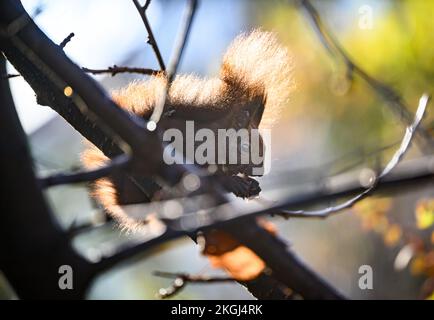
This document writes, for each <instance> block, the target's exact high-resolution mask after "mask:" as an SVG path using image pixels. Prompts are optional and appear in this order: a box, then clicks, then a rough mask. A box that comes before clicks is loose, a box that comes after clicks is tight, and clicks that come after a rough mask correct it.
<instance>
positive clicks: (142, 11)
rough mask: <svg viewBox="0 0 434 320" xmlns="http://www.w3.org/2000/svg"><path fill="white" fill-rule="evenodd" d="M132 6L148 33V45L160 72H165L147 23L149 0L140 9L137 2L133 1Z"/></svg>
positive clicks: (161, 58) (149, 25)
mask: <svg viewBox="0 0 434 320" xmlns="http://www.w3.org/2000/svg"><path fill="white" fill-rule="evenodd" d="M133 2H134V5H135V6H136V9H137V11H138V12H139V14H140V17H141V18H142V21H143V23H144V25H145V28H146V31H147V32H148V43H149V44H150V45H151V47H152V49H153V50H154V53H155V56H156V57H157V60H158V64H159V65H160V69H161V71H165V70H166V66H165V65H164V61H163V57H162V56H161V52H160V49H159V48H158V45H157V41H156V40H155V37H154V33H153V32H152V28H151V24H150V23H149V20H148V17H147V16H146V9H148V6H149V5H150V4H151V1H150V0H147V1H146V3H145V5H144V6H143V7H142V6H141V5H140V3H139V1H138V0H133Z"/></svg>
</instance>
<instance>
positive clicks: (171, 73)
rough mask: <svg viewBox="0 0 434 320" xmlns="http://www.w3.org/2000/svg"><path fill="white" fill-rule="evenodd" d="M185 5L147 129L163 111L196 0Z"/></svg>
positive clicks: (153, 124)
mask: <svg viewBox="0 0 434 320" xmlns="http://www.w3.org/2000/svg"><path fill="white" fill-rule="evenodd" d="M187 1H188V3H187V7H186V10H185V13H184V18H183V22H182V25H181V29H180V31H179V33H178V37H177V40H176V42H175V47H174V49H173V52H172V57H171V59H170V62H169V67H168V68H167V72H166V75H167V83H166V88H165V90H164V94H163V96H162V97H161V99H159V101H158V104H157V105H156V106H155V108H154V110H153V112H152V115H151V117H150V121H149V123H148V129H149V130H151V131H153V130H155V128H156V124H157V123H158V121H160V118H161V115H162V114H163V112H164V106H165V104H166V99H167V95H168V94H169V88H170V84H171V82H172V80H173V78H174V77H175V74H176V71H177V70H178V66H179V62H180V60H181V57H182V53H183V52H184V48H185V45H186V43H187V40H188V36H189V34H190V30H191V25H192V23H193V19H194V15H195V13H196V9H197V5H198V0H187Z"/></svg>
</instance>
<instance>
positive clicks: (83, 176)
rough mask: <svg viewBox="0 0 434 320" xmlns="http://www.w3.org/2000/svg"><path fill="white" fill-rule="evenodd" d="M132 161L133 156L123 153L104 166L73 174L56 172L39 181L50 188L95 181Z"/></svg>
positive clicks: (43, 186) (42, 185) (44, 186)
mask: <svg viewBox="0 0 434 320" xmlns="http://www.w3.org/2000/svg"><path fill="white" fill-rule="evenodd" d="M130 162H131V157H129V156H127V155H124V154H122V155H119V156H117V157H115V158H113V160H111V161H110V162H109V163H108V164H107V165H105V166H104V167H101V168H98V169H95V170H90V171H82V172H75V173H71V174H65V173H61V174H56V175H53V176H49V177H45V178H40V179H39V183H40V186H41V187H42V188H48V187H52V186H58V185H63V184H71V183H80V182H90V181H95V180H97V179H100V178H103V177H106V176H109V175H110V174H113V173H115V172H116V171H118V170H121V169H124V168H126V167H127V165H128V164H129V163H130Z"/></svg>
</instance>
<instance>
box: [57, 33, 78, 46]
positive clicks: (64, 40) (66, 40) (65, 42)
mask: <svg viewBox="0 0 434 320" xmlns="http://www.w3.org/2000/svg"><path fill="white" fill-rule="evenodd" d="M74 36H75V34H74V32H71V33H70V34H69V35H68V36H67V37H66V38H65V39H63V41H62V42H61V43H60V44H59V47H61V48H62V49H64V48H65V46H66V45H67V44H68V43H69V41H71V39H72V38H73V37H74Z"/></svg>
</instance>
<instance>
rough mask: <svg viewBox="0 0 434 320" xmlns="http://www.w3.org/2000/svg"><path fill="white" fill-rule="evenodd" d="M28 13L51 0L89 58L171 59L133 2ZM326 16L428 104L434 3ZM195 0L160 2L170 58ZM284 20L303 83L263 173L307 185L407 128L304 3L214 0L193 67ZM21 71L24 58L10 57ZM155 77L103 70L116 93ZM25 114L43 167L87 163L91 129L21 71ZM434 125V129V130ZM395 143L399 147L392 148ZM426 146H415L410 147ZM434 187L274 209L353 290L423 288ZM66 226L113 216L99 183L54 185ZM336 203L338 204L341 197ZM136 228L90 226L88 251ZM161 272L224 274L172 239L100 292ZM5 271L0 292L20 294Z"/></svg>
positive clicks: (201, 13) (287, 184)
mask: <svg viewBox="0 0 434 320" xmlns="http://www.w3.org/2000/svg"><path fill="white" fill-rule="evenodd" d="M23 4H24V5H25V7H26V9H27V11H28V12H30V13H32V12H35V11H36V10H37V8H41V9H42V11H41V13H40V14H38V15H37V16H36V18H35V21H36V23H37V24H38V25H39V26H40V27H41V28H42V29H43V31H44V32H46V34H47V35H48V36H49V37H50V38H51V39H52V40H53V41H55V42H57V43H60V42H61V41H62V40H63V39H64V38H65V37H66V36H67V35H68V34H69V33H71V32H74V33H75V37H74V38H73V39H72V41H71V42H70V43H68V45H67V46H66V48H65V52H66V54H67V55H68V56H69V57H70V58H71V59H72V60H74V61H75V62H76V63H77V64H78V65H80V66H82V67H88V68H93V69H98V68H107V67H109V66H112V65H114V64H116V65H119V66H124V65H128V66H134V67H149V68H156V69H158V65H157V62H156V59H155V57H154V54H153V52H152V49H151V47H150V46H149V45H147V44H146V38H147V34H146V30H145V28H144V26H143V23H142V21H141V19H140V17H139V15H138V13H137V11H136V9H135V7H134V5H133V3H132V2H131V1H125V0H123V1H121V0H92V1H87V0H76V1H65V0H56V1H54V0H45V1H38V0H25V1H23ZM312 4H313V5H314V6H315V7H316V8H317V10H318V11H319V12H320V14H321V16H322V18H323V20H324V22H325V23H326V24H327V26H328V27H329V28H330V30H331V31H332V32H333V34H334V35H335V36H336V38H337V39H339V41H340V42H341V44H342V45H343V47H344V48H345V49H346V50H347V52H348V53H349V55H350V56H351V57H352V58H353V59H354V61H355V62H356V63H357V64H358V65H359V66H360V67H362V68H363V69H364V70H365V71H367V72H368V73H369V74H371V75H372V76H374V77H376V78H377V79H380V80H382V81H384V82H386V83H388V84H390V85H391V86H393V88H394V89H396V91H397V92H399V93H400V94H401V95H402V96H403V98H404V100H405V101H406V102H407V103H408V105H409V106H410V109H411V111H412V112H414V111H415V110H416V107H417V103H418V99H419V97H420V96H421V95H422V93H424V92H428V93H430V92H431V91H432V85H433V84H434V46H433V45H432V43H434V34H433V32H432V30H434V20H433V19H432V15H433V14H434V1H425V0H411V1H410V0H402V1H393V0H387V1H386V0H384V1H380V0H375V1H374V0H373V1H366V0H365V1H358V0H354V1H344V0H335V1H332V0H329V1H312ZM183 9H184V1H174V0H153V1H152V2H151V5H150V7H149V9H148V11H147V12H148V17H149V19H150V22H151V25H152V28H153V31H154V35H155V38H156V40H157V42H158V45H159V47H160V50H161V52H162V55H163V58H164V60H165V61H168V59H169V57H170V53H171V49H172V44H173V41H174V39H175V36H176V32H177V30H178V26H179V23H180V19H181V17H182V13H183ZM256 27H261V28H263V29H264V30H270V31H274V32H276V34H277V36H278V38H279V40H280V41H281V42H282V43H284V44H285V45H286V46H287V47H288V49H289V50H290V51H291V52H292V54H293V56H294V62H295V78H296V82H297V90H296V92H295V93H294V96H293V97H292V99H291V102H290V104H289V105H288V106H287V108H286V109H285V110H284V113H283V114H282V117H281V119H280V120H279V122H278V123H277V125H276V126H275V127H274V128H273V131H272V140H271V141H272V148H271V150H272V157H271V158H272V163H271V172H270V174H269V175H268V176H266V177H264V178H262V186H263V190H264V194H265V196H266V197H268V196H269V197H273V196H274V195H276V194H278V195H282V194H285V193H287V192H291V191H293V190H296V189H297V188H298V187H299V186H300V185H302V184H303V183H305V182H309V181H315V179H319V178H322V177H326V176H328V175H333V174H336V173H341V172H347V171H351V170H355V169H360V168H363V167H366V166H370V167H375V166H379V165H381V164H384V163H385V162H386V161H388V159H389V158H390V156H391V155H392V154H393V152H394V150H395V149H396V148H397V146H398V145H397V143H399V141H400V140H401V138H402V136H403V134H404V132H405V127H404V126H403V124H402V123H401V122H400V121H398V120H397V119H396V118H395V117H394V115H393V114H392V113H391V112H390V111H389V110H390V109H388V108H387V107H386V106H385V103H384V101H382V100H381V99H380V98H379V97H378V96H376V94H375V93H374V92H373V91H372V90H370V89H369V88H368V87H367V86H366V84H365V83H363V81H360V79H358V78H357V77H355V79H354V81H350V80H349V79H347V78H346V76H345V73H346V69H345V65H343V64H342V62H339V60H336V59H334V58H333V57H331V56H330V55H329V54H328V53H327V51H326V50H325V49H324V46H323V45H322V43H321V42H320V41H319V38H318V36H317V34H316V33H315V32H314V30H313V28H312V25H311V24H310V22H309V20H308V19H307V18H306V16H305V14H303V12H302V10H300V9H299V8H297V7H296V6H295V5H293V3H292V2H291V1H277V0H275V1H270V0H268V1H252V0H202V1H200V6H199V8H198V11H197V15H196V18H195V21H194V24H193V28H192V32H191V34H190V39H189V41H188V45H187V48H186V51H185V53H184V55H183V58H182V63H181V68H180V71H179V72H180V73H196V74H199V75H201V76H214V75H216V74H217V73H218V70H219V65H220V62H221V56H222V54H223V52H224V50H225V48H226V47H227V46H228V44H229V43H230V42H231V40H232V39H233V38H235V37H236V36H237V35H238V34H239V33H241V32H243V31H248V30H250V29H252V28H256ZM9 67H10V69H9V72H10V73H14V70H13V69H12V67H11V66H9ZM143 77H144V76H140V75H128V74H119V75H117V76H115V77H111V76H110V75H102V76H96V77H95V78H96V79H97V80H98V81H99V82H100V83H101V85H102V86H104V87H105V88H106V89H107V90H108V91H110V90H112V89H115V88H119V87H121V86H124V85H126V84H127V83H128V82H130V81H132V80H134V79H141V78H143ZM11 85H12V90H13V95H14V99H15V101H16V104H17V107H18V111H19V115H20V118H21V121H22V124H23V126H24V128H25V130H26V132H27V134H28V136H29V139H30V144H31V148H32V153H33V157H34V161H35V166H36V168H37V170H38V172H39V174H40V175H47V174H49V173H54V172H59V171H62V170H65V169H66V170H71V169H74V168H78V167H80V161H79V156H80V152H81V151H82V150H83V147H84V144H83V139H82V138H81V137H80V135H79V134H77V133H76V132H75V131H74V130H73V129H72V128H71V127H70V126H69V125H68V124H67V123H66V122H65V121H64V120H63V119H62V118H60V117H59V116H57V115H56V114H55V113H54V112H53V111H52V110H50V109H49V108H47V107H42V106H39V105H37V104H36V101H35V95H34V93H33V92H32V90H31V88H30V87H29V86H28V85H27V84H26V83H25V81H24V80H23V79H21V78H13V79H11ZM433 120H434V117H433V112H432V107H431V108H429V109H428V114H427V116H426V118H425V120H424V125H425V127H426V128H427V129H429V130H431V129H432V128H434V121H433ZM431 133H432V130H431ZM384 147H386V148H384ZM426 152H427V151H426V150H423V149H420V148H418V147H417V146H416V145H414V146H413V147H412V149H411V150H410V153H409V154H408V155H407V156H406V157H407V158H411V157H419V156H421V155H423V154H426ZM433 196H434V189H433V188H432V186H430V185H427V186H422V187H421V188H418V189H417V190H408V189H406V190H403V191H402V193H400V194H399V195H398V194H387V195H379V196H378V197H374V198H369V199H367V200H364V201H363V202H361V203H359V204H358V205H357V206H356V207H354V208H353V209H351V210H347V211H345V212H342V213H340V214H339V215H337V216H334V217H331V218H329V219H326V220H310V219H309V220H301V219H291V220H283V219H279V218H275V219H273V221H274V222H276V224H277V226H278V229H279V232H280V233H281V234H282V235H283V236H284V237H285V238H287V239H288V241H289V242H290V244H291V246H292V248H293V249H294V250H295V251H296V252H297V253H298V254H299V256H300V257H301V258H302V259H303V260H305V261H306V263H307V264H308V265H310V266H311V267H312V268H313V269H314V270H316V271H317V272H318V273H320V274H321V275H323V276H324V277H325V278H326V279H327V280H328V281H329V282H330V283H332V284H333V285H334V286H336V287H337V288H338V289H339V290H341V291H342V292H344V293H345V294H347V295H348V296H349V297H351V298H357V299H377V298H381V299H416V298H425V297H427V296H429V295H430V294H431V292H434V281H433V277H434V233H433V227H432V226H433V223H434V202H433V200H431V199H433ZM46 197H47V199H48V200H49V202H50V204H51V206H52V208H53V211H54V212H55V213H56V214H57V216H56V217H57V219H58V221H59V223H60V224H62V225H63V226H64V227H65V228H68V227H69V226H71V225H72V224H74V223H75V224H80V223H81V222H86V221H88V220H98V219H100V209H99V208H98V206H97V204H95V203H94V202H93V201H92V199H91V198H90V197H89V195H88V189H87V187H86V185H75V186H62V187H56V188H52V189H50V190H49V191H48V192H47V193H46ZM328 205H329V204H324V206H328ZM134 237H140V235H130V234H127V233H126V232H122V231H120V230H118V229H115V228H98V229H96V230H94V231H92V232H90V233H87V234H85V235H83V236H80V237H77V238H76V240H75V246H76V248H77V250H79V251H80V252H82V254H83V255H85V256H87V257H88V258H89V259H93V260H97V259H99V258H100V257H101V256H103V255H104V254H106V253H108V252H109V251H110V248H111V244H112V243H113V242H122V241H129V240H131V239H132V238H134ZM361 265H370V266H372V268H373V272H374V287H373V289H372V290H361V289H360V288H359V286H358V279H359V277H360V274H359V273H358V271H359V267H360V266H361ZM155 270H160V271H170V272H187V273H190V274H207V275H210V274H212V275H214V274H215V275H220V274H221V272H220V271H219V270H213V269H212V268H211V267H210V265H209V262H208V260H207V259H206V258H205V257H203V256H202V255H201V254H200V250H199V248H198V247H197V246H196V245H195V244H194V243H193V242H192V241H191V240H190V239H185V240H179V241H176V242H172V243H170V244H167V245H164V246H162V247H160V248H158V250H155V252H153V255H151V256H148V257H146V258H144V259H142V260H139V261H136V262H134V263H128V264H125V265H121V266H119V267H117V268H115V269H113V270H111V271H110V272H107V273H105V274H103V275H102V276H101V277H99V278H98V279H97V281H95V283H94V284H93V286H92V288H91V290H90V291H89V293H88V298H89V299H154V298H155V297H156V293H157V292H158V290H159V289H160V288H161V287H165V286H168V285H169V283H170V282H169V281H168V280H166V279H162V278H158V277H155V276H153V275H152V272H153V271H155ZM13 297H14V294H13V291H12V290H11V289H10V288H9V286H8V284H7V282H6V280H5V279H3V278H2V277H0V298H13ZM176 298H178V299H223V298H224V299H251V296H250V294H249V293H248V292H247V291H246V290H245V289H244V288H243V287H241V286H239V285H238V284H212V285H190V286H188V287H187V288H186V289H184V290H183V291H182V292H181V293H180V294H178V295H177V296H176Z"/></svg>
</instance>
